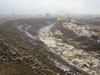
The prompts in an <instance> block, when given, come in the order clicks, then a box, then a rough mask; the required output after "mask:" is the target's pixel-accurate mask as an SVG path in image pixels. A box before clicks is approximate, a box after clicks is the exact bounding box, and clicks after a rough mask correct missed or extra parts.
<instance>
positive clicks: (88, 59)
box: [39, 23, 100, 75]
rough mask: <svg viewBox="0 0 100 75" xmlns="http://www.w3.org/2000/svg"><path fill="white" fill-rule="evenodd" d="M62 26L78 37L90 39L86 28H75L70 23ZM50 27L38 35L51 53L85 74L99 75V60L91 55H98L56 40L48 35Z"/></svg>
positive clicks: (74, 25)
mask: <svg viewBox="0 0 100 75" xmlns="http://www.w3.org/2000/svg"><path fill="white" fill-rule="evenodd" d="M63 26H64V27H65V28H67V29H70V30H73V31H74V32H75V33H77V34H78V35H79V36H89V37H90V36H91V35H92V34H91V32H90V31H88V27H85V26H77V25H76V24H72V23H64V24H63ZM52 27H53V25H52ZM52 27H51V25H49V26H46V27H44V28H43V29H41V31H40V33H39V36H40V40H41V41H42V42H44V44H46V45H47V46H48V47H49V48H50V50H51V52H53V53H55V54H57V55H59V56H60V57H61V58H62V59H64V60H65V61H66V62H68V63H69V64H71V65H73V66H75V67H77V68H78V69H81V70H83V71H85V72H87V73H88V74H90V75H100V68H99V69H98V67H99V66H100V60H99V59H97V58H95V57H93V54H97V55H98V53H95V52H93V53H92V54H90V53H88V52H86V51H84V50H83V49H76V48H75V47H74V46H72V45H69V44H67V43H63V42H62V39H58V38H55V37H54V36H52V35H49V34H50V33H51V31H50V30H51V28H52ZM45 29H48V30H45ZM59 32H60V31H59ZM47 34H48V35H47ZM52 34H53V33H52ZM58 34H60V33H58ZM41 35H42V36H41ZM53 35H55V34H53Z"/></svg>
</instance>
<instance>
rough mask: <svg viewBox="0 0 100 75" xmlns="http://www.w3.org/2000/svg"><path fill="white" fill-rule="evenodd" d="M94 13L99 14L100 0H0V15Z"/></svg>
mask: <svg viewBox="0 0 100 75" xmlns="http://www.w3.org/2000/svg"><path fill="white" fill-rule="evenodd" d="M12 13H15V14H18V15H37V14H42V15H43V14H45V13H50V14H54V15H55V14H56V15H59V14H64V13H71V14H95V15H100V0H0V15H5V14H7V15H9V14H12Z"/></svg>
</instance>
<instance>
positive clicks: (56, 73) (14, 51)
mask: <svg viewBox="0 0 100 75" xmlns="http://www.w3.org/2000/svg"><path fill="white" fill-rule="evenodd" d="M96 36H97V34H96V33H95V32H94V31H93V30H89V27H88V26H87V25H77V24H74V23H72V22H66V21H65V22H57V21H56V18H26V19H17V20H10V21H6V22H3V23H1V24H0V39H1V40H0V67H1V68H0V74H1V75H14V74H15V75H89V74H90V75H99V74H100V67H99V66H100V63H99V62H100V59H99V50H100V48H99V46H100V43H99V42H98V38H94V37H96ZM95 49H96V50H95ZM5 67H6V68H5Z"/></svg>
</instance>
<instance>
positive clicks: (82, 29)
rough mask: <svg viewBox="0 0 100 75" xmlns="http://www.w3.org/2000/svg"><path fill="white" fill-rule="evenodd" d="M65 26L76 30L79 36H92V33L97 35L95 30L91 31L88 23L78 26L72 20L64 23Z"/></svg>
mask: <svg viewBox="0 0 100 75" xmlns="http://www.w3.org/2000/svg"><path fill="white" fill-rule="evenodd" d="M63 26H64V27H65V28H67V29H69V30H72V31H74V32H75V33H76V34H77V35H79V36H88V37H91V35H96V33H94V32H93V31H92V32H91V31H89V28H88V27H87V26H86V25H82V26H78V25H76V24H73V23H71V22H69V23H67V22H65V23H63Z"/></svg>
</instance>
